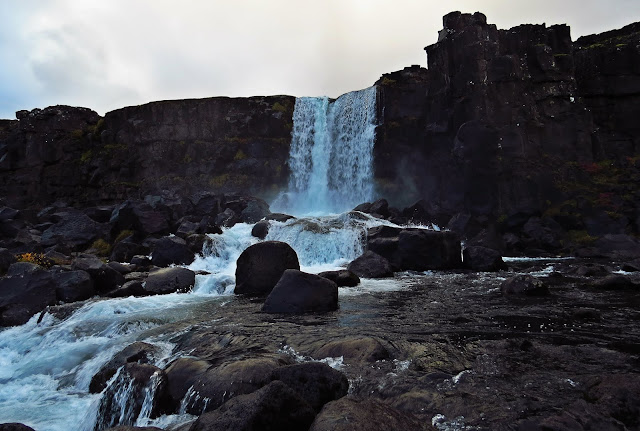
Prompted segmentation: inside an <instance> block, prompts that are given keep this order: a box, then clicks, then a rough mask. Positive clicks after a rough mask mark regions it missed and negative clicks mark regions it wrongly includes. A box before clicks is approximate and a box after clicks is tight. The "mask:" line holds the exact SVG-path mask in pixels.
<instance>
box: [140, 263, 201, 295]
mask: <svg viewBox="0 0 640 431" xmlns="http://www.w3.org/2000/svg"><path fill="white" fill-rule="evenodd" d="M195 282H196V273H195V272H193V271H191V270H190V269H187V268H180V267H173V268H163V269H159V270H157V271H154V272H152V273H150V274H149V276H148V277H147V279H146V280H145V282H144V285H143V287H144V290H145V292H147V293H149V294H154V295H164V294H167V293H173V292H179V293H183V292H188V291H189V290H191V288H192V287H193V286H194V284H195Z"/></svg>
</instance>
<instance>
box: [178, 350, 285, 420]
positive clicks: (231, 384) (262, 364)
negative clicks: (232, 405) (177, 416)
mask: <svg viewBox="0 0 640 431" xmlns="http://www.w3.org/2000/svg"><path fill="white" fill-rule="evenodd" d="M280 365H282V364H281V362H280V361H278V360H277V359H274V358H269V357H257V358H251V359H244V360H238V361H230V362H225V363H223V364H221V365H218V366H217V367H211V366H210V364H209V363H207V362H206V361H199V360H193V359H189V358H181V359H178V360H177V361H175V362H174V363H172V364H171V366H169V367H168V368H167V375H168V378H169V394H170V396H171V399H172V400H173V402H174V404H176V405H177V404H179V403H180V400H181V399H182V398H183V397H184V396H185V394H186V393H187V391H188V390H189V388H191V387H193V388H192V389H191V390H192V392H193V393H194V394H195V395H194V396H192V397H191V399H189V400H187V403H186V404H187V405H186V409H187V412H190V413H192V414H201V413H202V412H203V411H204V409H205V406H206V411H211V410H214V409H216V408H218V407H219V406H221V405H222V404H223V403H225V402H227V401H228V400H230V399H231V398H233V397H235V396H237V395H242V394H249V393H251V392H253V391H255V390H257V389H260V388H261V387H263V386H264V385H266V384H268V383H269V382H270V381H271V378H270V376H271V372H272V371H273V370H274V369H276V368H277V367H279V366H280Z"/></svg>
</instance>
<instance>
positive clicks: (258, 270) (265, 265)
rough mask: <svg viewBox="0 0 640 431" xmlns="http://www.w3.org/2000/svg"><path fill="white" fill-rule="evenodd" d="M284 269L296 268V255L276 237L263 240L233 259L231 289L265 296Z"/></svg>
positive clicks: (241, 293) (237, 292) (298, 267)
mask: <svg viewBox="0 0 640 431" xmlns="http://www.w3.org/2000/svg"><path fill="white" fill-rule="evenodd" d="M287 269H298V270H299V269H300V263H299V262H298V255H297V254H296V252H295V250H294V249H293V248H291V246H290V245H289V244H287V243H285V242H280V241H264V242H260V243H258V244H254V245H252V246H251V247H248V248H247V249H246V250H245V251H243V252H242V254H241V255H240V257H239V258H238V261H237V267H236V287H235V290H234V293H236V294H240V295H247V296H266V295H268V294H269V293H270V292H271V290H272V289H273V287H274V286H275V285H276V283H278V280H280V277H282V274H283V273H284V271H285V270H287Z"/></svg>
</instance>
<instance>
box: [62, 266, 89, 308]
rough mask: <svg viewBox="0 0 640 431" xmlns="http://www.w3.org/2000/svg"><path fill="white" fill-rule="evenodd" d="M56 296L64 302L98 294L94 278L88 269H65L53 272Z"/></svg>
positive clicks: (81, 299) (80, 299)
mask: <svg viewBox="0 0 640 431" xmlns="http://www.w3.org/2000/svg"><path fill="white" fill-rule="evenodd" d="M52 279H53V283H54V284H55V288H56V298H57V299H58V301H62V302H76V301H84V300H85V299H89V298H91V297H92V296H94V295H95V294H96V291H95V289H94V288H93V280H92V279H91V276H90V275H89V273H88V272H86V271H65V272H59V273H54V274H52Z"/></svg>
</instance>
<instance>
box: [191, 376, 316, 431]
mask: <svg viewBox="0 0 640 431" xmlns="http://www.w3.org/2000/svg"><path fill="white" fill-rule="evenodd" d="M314 416H315V412H314V411H313V409H312V408H311V406H310V405H309V403H307V402H306V401H305V400H303V399H302V398H301V397H300V396H299V395H298V394H297V393H295V392H294V391H293V390H292V389H291V388H290V387H289V386H287V385H286V384H284V383H282V382H281V381H278V380H276V381H273V382H271V383H269V384H268V385H267V386H265V387H264V388H262V389H260V390H257V391H255V392H253V393H251V394H248V395H239V396H237V397H235V398H233V399H232V400H229V401H227V402H226V403H225V404H223V405H222V406H221V407H220V408H218V409H217V410H215V411H213V412H210V413H205V414H203V415H202V416H200V417H199V418H198V420H197V421H196V422H195V423H194V424H193V426H192V427H191V429H190V431H218V430H226V431H241V430H242V431H248V430H290V431H296V430H300V431H302V430H308V429H309V426H310V425H311V423H312V422H313V418H314Z"/></svg>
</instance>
